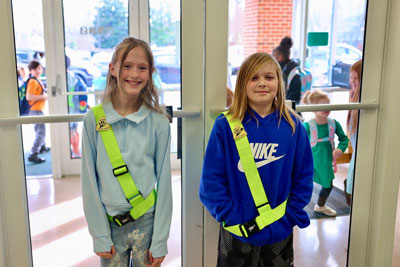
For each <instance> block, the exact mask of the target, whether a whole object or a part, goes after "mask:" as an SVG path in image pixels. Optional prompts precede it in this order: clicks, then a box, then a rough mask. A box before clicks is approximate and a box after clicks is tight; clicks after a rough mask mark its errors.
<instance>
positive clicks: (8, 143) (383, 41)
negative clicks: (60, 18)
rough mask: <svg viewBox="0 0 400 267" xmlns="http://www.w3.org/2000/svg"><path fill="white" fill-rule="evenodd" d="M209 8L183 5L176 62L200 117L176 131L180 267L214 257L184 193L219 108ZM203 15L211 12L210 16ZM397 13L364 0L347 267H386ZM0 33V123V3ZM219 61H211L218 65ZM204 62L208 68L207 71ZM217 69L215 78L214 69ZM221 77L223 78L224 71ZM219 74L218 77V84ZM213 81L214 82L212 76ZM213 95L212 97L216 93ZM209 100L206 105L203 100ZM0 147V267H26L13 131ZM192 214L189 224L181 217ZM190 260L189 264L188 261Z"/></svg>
mask: <svg viewBox="0 0 400 267" xmlns="http://www.w3.org/2000/svg"><path fill="white" fill-rule="evenodd" d="M190 2H192V3H190ZM213 2H218V1H207V3H206V7H205V6H204V2H203V1H200V0H192V1H183V3H182V12H183V14H182V36H183V37H184V38H185V39H186V38H189V37H190V38H192V39H191V40H190V42H189V41H187V42H185V41H184V40H183V38H182V55H183V56H184V57H183V58H182V64H183V66H190V63H189V62H190V61H191V60H195V61H194V62H196V63H195V64H193V66H192V67H186V68H185V67H184V68H183V69H182V76H183V77H182V78H183V79H182V100H183V101H182V105H183V108H184V109H185V108H189V107H191V108H193V109H197V107H198V109H199V110H201V114H202V115H201V116H200V118H194V119H193V120H192V119H191V120H188V119H183V125H184V126H183V127H184V129H186V130H185V131H184V134H183V138H184V140H183V153H186V154H188V157H187V158H184V159H183V160H182V162H183V164H184V165H183V168H182V177H183V181H182V185H183V186H182V190H183V192H182V194H183V197H182V204H183V206H184V207H185V209H184V210H189V209H190V208H193V210H190V211H189V212H188V213H183V214H185V215H184V217H183V225H182V227H183V228H184V229H183V233H184V235H186V236H190V238H188V239H186V241H184V243H183V244H182V246H183V251H184V255H182V257H183V258H184V261H183V264H184V266H193V265H191V264H193V263H196V262H202V266H209V265H207V263H208V262H212V261H214V259H213V258H212V257H213V255H209V254H207V252H204V256H200V258H199V256H198V254H197V253H196V252H194V251H195V250H197V249H199V251H203V250H202V245H199V243H200V242H199V241H198V239H197V238H199V237H200V239H199V240H203V239H202V238H203V227H204V238H205V239H204V244H206V243H207V242H211V239H210V237H209V236H210V234H209V233H215V227H214V226H213V225H208V224H207V223H204V224H203V216H202V213H201V212H198V211H199V210H200V211H201V210H202V208H201V205H200V202H199V200H198V198H197V194H195V195H190V194H189V193H190V192H193V191H195V192H196V190H197V189H198V184H199V179H200V174H201V163H202V158H203V153H204V147H205V145H206V140H207V138H208V137H207V138H206V136H208V130H205V128H204V125H208V124H211V120H210V118H209V117H210V116H209V115H210V113H209V112H210V110H209V108H210V107H214V108H215V106H214V103H212V102H211V101H212V97H211V96H215V97H217V98H218V100H215V101H216V103H215V105H216V106H217V108H218V106H219V105H221V104H222V103H223V102H222V101H223V100H222V99H223V96H224V93H222V91H225V90H222V89H221V90H216V89H215V88H219V83H218V82H217V83H214V82H213V80H211V79H210V77H212V76H211V74H208V75H210V76H206V75H205V74H204V71H203V70H204V68H205V73H206V74H207V73H208V70H211V69H212V67H211V66H212V65H213V62H214V60H213V59H212V55H213V52H211V51H212V47H213V46H214V45H215V46H216V47H218V48H217V49H216V50H217V51H220V50H219V49H221V48H220V46H219V45H220V44H218V41H219V40H218V39H216V38H214V39H213V38H212V37H213V36H218V33H219V34H221V32H218V31H217V30H216V29H215V32H213V30H214V29H213V26H211V27H204V25H207V21H208V22H211V21H213V19H212V12H216V10H218V9H215V8H216V7H218V4H217V3H213ZM190 5H193V6H192V7H191V6H190ZM210 9H211V10H215V11H209V10H210ZM205 10H207V12H211V13H210V16H211V18H209V19H210V20H207V16H208V14H209V13H207V16H206V15H205V12H206V11H205ZM399 13H400V3H398V2H396V1H389V0H384V1H382V0H370V1H369V7H368V13H367V14H368V15H367V18H368V20H367V28H366V38H365V40H366V41H365V54H364V55H365V56H364V72H363V73H364V74H363V79H362V86H363V91H362V97H361V102H362V103H364V102H366V103H377V104H379V108H378V109H376V110H362V111H361V112H360V114H361V116H360V124H359V137H358V152H357V153H358V154H357V162H356V177H355V189H354V190H355V193H354V203H353V207H352V210H353V214H352V218H351V226H350V227H351V232H350V246H349V255H348V265H349V266H388V267H389V266H391V255H392V248H393V233H394V223H395V215H396V205H397V193H398V192H397V191H398V186H399V173H400V169H399V168H400V167H399V166H398V165H399V164H398V162H397V161H398V158H399V156H400V152H399V151H400V149H399V146H398V136H400V126H399V124H398V118H397V114H399V113H400V107H399V105H398V103H399V101H400V92H399V90H397V86H398V83H397V77H398V74H397V62H398V61H399V60H400V54H399V50H398V47H400V33H399V32H398V31H397V30H396V26H397V25H399V23H400V22H399V21H398V20H399V19H400V18H398V16H397V14H399ZM204 18H206V19H204ZM204 21H205V24H204V23H203V22H204ZM183 22H185V25H184V24H183ZM214 26H215V25H214ZM214 28H215V27H214ZM0 29H1V30H2V32H3V35H4V37H5V38H4V40H5V41H3V42H1V43H0V58H2V60H3V64H1V65H0V80H1V81H2V83H1V85H0V87H1V92H2V97H1V98H0V114H1V115H0V116H1V118H7V117H11V118H12V117H18V113H19V111H18V109H19V108H18V98H17V94H16V91H15V90H16V88H17V80H16V75H15V69H16V60H15V47H14V34H13V23H12V12H11V3H10V1H0ZM204 36H205V37H206V38H207V36H208V40H207V39H206V43H204ZM219 36H221V35H219ZM190 51H192V52H190ZM204 51H205V52H204ZM220 56H221V55H218V58H219V57H220ZM222 57H224V56H222ZM210 58H211V59H210ZM204 59H205V60H204ZM207 59H208V62H209V64H207ZM221 61H222V60H221ZM184 64H185V65H184ZM204 66H205V67H204ZM216 68H218V70H219V71H221V70H220V69H219V68H220V67H216ZM221 73H224V75H225V73H226V71H225V70H224V72H221ZM224 75H221V76H223V77H225V76H224ZM205 76H206V77H205ZM207 77H209V78H208V79H207ZM216 79H217V80H218V79H219V78H218V77H216ZM224 79H225V78H224ZM218 81H219V80H218ZM205 84H206V85H205ZM203 88H205V89H203ZM224 89H225V88H224ZM214 91H219V93H215V92H214ZM221 96H222V97H221ZM197 97H198V98H197ZM208 97H210V98H211V100H207V99H208ZM203 99H205V100H203ZM206 107H207V109H206ZM1 118H0V119H1ZM206 123H207V124H206ZM389 127H390V128H389ZM208 129H209V128H208ZM388 129H390V131H389V130H388ZM191 135H192V136H195V137H199V138H200V139H198V140H201V141H198V140H197V141H198V142H197V141H196V140H195V142H194V143H192V142H191V141H190V139H189V138H190V136H191ZM199 143H201V144H200V145H199ZM371 144H373V145H371ZM0 145H1V146H0V147H1V150H0V213H1V214H0V267H3V266H32V256H31V246H30V236H29V219H28V208H27V197H26V184H25V175H24V169H23V167H22V166H23V151H22V149H15V148H16V147H17V148H20V147H22V142H21V127H20V125H16V126H15V125H14V126H0ZM199 148H200V149H199ZM193 162H196V163H193ZM10 178H11V179H10ZM186 201H187V203H186ZM199 213H200V215H199ZM191 215H193V217H194V218H188V217H190V216H191ZM205 216H207V215H205ZM198 222H200V224H198ZM353 226H354V227H353ZM213 227H214V228H213ZM184 240H185V239H184ZM190 240H196V242H194V243H188V241H190ZM185 242H186V243H185ZM201 253H202V252H201ZM215 254H216V251H215ZM191 256H193V258H190V257H191ZM198 260H199V261H198Z"/></svg>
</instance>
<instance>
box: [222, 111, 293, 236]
mask: <svg viewBox="0 0 400 267" xmlns="http://www.w3.org/2000/svg"><path fill="white" fill-rule="evenodd" d="M223 114H224V115H225V117H226V119H227V120H228V123H229V126H230V128H231V130H232V134H233V138H234V140H235V144H236V148H237V150H238V153H239V157H240V161H241V162H242V166H243V169H244V173H245V175H246V180H247V183H248V185H249V188H250V192H251V195H252V197H253V200H254V203H255V205H256V208H257V211H258V213H259V215H258V216H257V217H256V218H254V219H253V220H251V221H248V222H245V223H242V224H237V225H233V226H226V225H225V222H224V223H223V226H224V228H225V229H226V230H227V231H229V232H231V233H233V234H235V235H237V236H243V237H249V236H251V235H253V234H255V233H257V232H259V231H261V230H262V229H264V228H265V227H266V226H268V225H270V224H271V223H273V222H276V221H277V220H279V219H280V218H282V217H283V215H285V212H286V203H287V199H286V200H285V201H284V202H283V203H281V204H280V205H278V206H277V207H275V208H274V209H272V208H271V206H270V204H269V202H268V198H267V195H266V194H265V190H264V186H263V184H262V182H261V178H260V174H259V173H258V170H257V166H256V163H255V161H254V157H253V152H252V151H251V148H250V144H249V140H248V138H247V133H246V131H245V130H244V127H243V125H242V123H241V122H240V121H239V120H237V119H236V120H233V119H232V117H231V116H230V115H227V112H224V113H223Z"/></svg>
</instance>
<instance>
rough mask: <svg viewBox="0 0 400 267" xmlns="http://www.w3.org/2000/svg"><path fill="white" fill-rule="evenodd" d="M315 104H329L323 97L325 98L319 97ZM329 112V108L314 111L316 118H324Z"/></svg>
mask: <svg viewBox="0 0 400 267" xmlns="http://www.w3.org/2000/svg"><path fill="white" fill-rule="evenodd" d="M317 104H329V99H325V98H323V99H320V100H319V101H318V103H317ZM330 113H331V112H330V111H329V110H327V111H316V112H315V117H316V118H318V119H323V120H324V119H326V118H328V116H329V114H330Z"/></svg>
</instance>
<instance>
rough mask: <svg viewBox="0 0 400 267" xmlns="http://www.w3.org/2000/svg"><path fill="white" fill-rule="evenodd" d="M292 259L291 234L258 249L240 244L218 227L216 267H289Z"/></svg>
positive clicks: (240, 242)
mask: <svg viewBox="0 0 400 267" xmlns="http://www.w3.org/2000/svg"><path fill="white" fill-rule="evenodd" d="M293 258H294V256H293V234H291V235H290V236H289V237H287V238H286V239H284V240H282V241H280V242H277V243H274V244H271V245H265V246H262V247H260V246H255V245H252V244H250V243H245V242H242V241H240V240H238V239H236V238H234V237H233V236H232V234H231V233H229V232H228V231H226V230H225V229H224V228H223V227H222V226H221V227H220V231H219V243H218V262H217V267H289V266H293Z"/></svg>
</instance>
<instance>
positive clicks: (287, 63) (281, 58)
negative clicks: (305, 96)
mask: <svg viewBox="0 0 400 267" xmlns="http://www.w3.org/2000/svg"><path fill="white" fill-rule="evenodd" d="M292 46H293V40H292V38H290V37H288V36H286V37H284V38H283V39H282V40H281V42H280V44H279V46H277V47H275V48H274V49H273V50H272V55H273V56H274V58H275V59H276V60H277V61H278V62H279V65H280V66H281V69H282V74H283V80H284V82H285V85H286V99H287V100H292V101H295V102H296V104H299V103H300V99H301V80H300V75H299V74H296V75H295V76H294V77H293V79H292V80H291V81H290V84H288V77H289V74H290V72H291V71H292V70H293V69H294V68H297V67H298V66H299V65H298V64H297V63H296V62H295V61H294V60H292V59H290V49H291V48H292Z"/></svg>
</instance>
